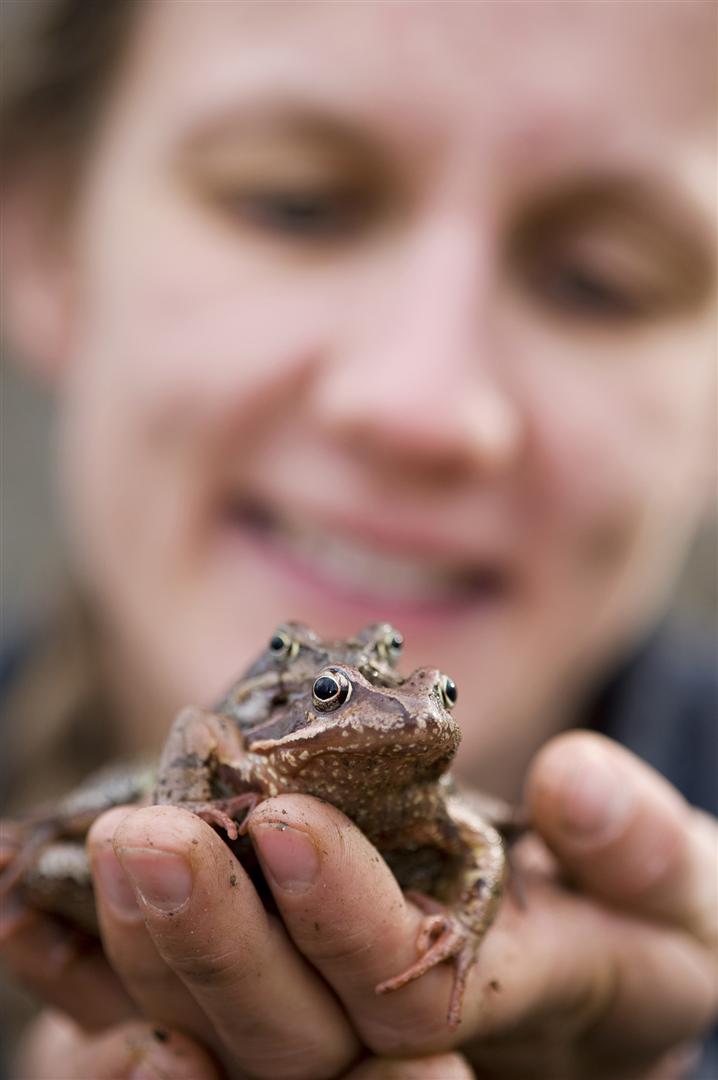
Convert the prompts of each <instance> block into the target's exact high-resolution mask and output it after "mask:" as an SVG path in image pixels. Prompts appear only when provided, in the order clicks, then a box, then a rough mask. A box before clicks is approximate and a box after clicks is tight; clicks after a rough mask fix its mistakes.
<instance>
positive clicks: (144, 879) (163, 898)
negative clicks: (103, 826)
mask: <svg viewBox="0 0 718 1080" xmlns="http://www.w3.org/2000/svg"><path fill="white" fill-rule="evenodd" d="M117 856H118V858H119V860H120V862H121V863H122V867H123V869H124V870H125V871H126V873H127V874H128V875H129V877H130V878H131V879H132V882H133V884H134V886H135V889H136V890H137V892H138V893H139V896H140V898H141V899H142V900H143V901H144V903H145V904H147V905H149V907H153V908H156V909H157V910H158V911H162V912H164V913H165V914H168V913H174V912H176V911H179V909H180V908H181V907H183V906H184V905H185V904H186V903H187V901H188V900H189V898H190V894H191V892H192V871H191V870H190V867H189V864H188V862H187V861H186V859H184V858H183V857H182V856H181V855H178V854H177V853H176V852H174V851H159V850H158V849H157V848H132V847H126V848H117Z"/></svg>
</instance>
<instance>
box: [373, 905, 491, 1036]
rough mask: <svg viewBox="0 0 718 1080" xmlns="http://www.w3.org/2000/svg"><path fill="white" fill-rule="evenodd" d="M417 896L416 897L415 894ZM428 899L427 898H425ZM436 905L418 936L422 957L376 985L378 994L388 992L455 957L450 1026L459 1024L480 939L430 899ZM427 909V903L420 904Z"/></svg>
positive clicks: (448, 1017) (418, 948)
mask: <svg viewBox="0 0 718 1080" xmlns="http://www.w3.org/2000/svg"><path fill="white" fill-rule="evenodd" d="M412 899H415V897H412ZM423 899H426V898H423ZM429 904H431V907H432V908H433V909H434V910H432V911H431V912H430V913H429V914H427V915H426V916H425V918H424V919H422V922H421V926H420V928H419V934H418V937H417V942H416V944H417V950H418V952H419V957H418V959H417V960H415V961H414V963H413V964H411V965H410V966H409V967H408V968H407V969H406V970H405V971H402V972H401V973H400V974H399V975H395V976H394V977H393V978H391V979H386V980H385V981H384V982H381V983H379V985H378V986H377V987H376V992H377V994H386V993H388V992H389V991H390V990H398V989H399V988H400V987H402V986H406V984H407V983H409V982H412V981H413V980H414V979H419V978H421V976H422V975H425V974H426V972H427V971H431V969H432V968H433V967H436V965H437V964H441V963H443V962H444V961H445V960H453V963H454V983H453V986H452V989H451V997H450V999H449V1010H448V1014H447V1022H448V1025H449V1027H450V1028H452V1029H454V1028H456V1027H458V1025H459V1023H460V1021H461V1006H462V1002H463V998H464V990H465V987H466V978H467V975H468V973H469V970H470V968H471V966H472V965H473V963H474V961H475V960H476V952H477V948H478V941H477V938H476V935H475V934H473V933H472V932H471V931H470V930H469V929H467V927H465V926H464V925H463V924H462V923H461V922H460V921H459V920H458V919H457V918H456V917H455V916H453V915H451V914H450V913H449V912H446V911H444V912H439V911H437V910H436V909H435V908H436V907H438V906H439V905H434V904H433V903H432V902H431V901H429ZM421 906H422V907H424V910H426V908H427V907H428V906H429V905H428V904H425V905H421Z"/></svg>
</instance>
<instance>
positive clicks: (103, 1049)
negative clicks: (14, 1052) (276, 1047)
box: [19, 1013, 219, 1080]
mask: <svg viewBox="0 0 718 1080" xmlns="http://www.w3.org/2000/svg"><path fill="white" fill-rule="evenodd" d="M19 1075H21V1076H22V1077H23V1080H160V1078H162V1077H170V1076H171V1077H172V1080H219V1072H218V1070H217V1067H216V1065H215V1064H214V1062H213V1061H212V1059H211V1057H210V1056H209V1054H208V1053H207V1051H206V1050H204V1049H203V1048H202V1047H201V1046H199V1045H198V1044H197V1043H195V1042H193V1041H192V1040H191V1039H189V1038H188V1037H187V1036H186V1035H184V1034H182V1033H181V1032H178V1031H168V1030H166V1029H160V1028H152V1027H151V1026H150V1025H148V1024H146V1023H143V1022H141V1021H132V1022H129V1023H125V1024H122V1025H119V1026H117V1027H114V1028H112V1029H110V1030H109V1031H105V1032H103V1033H102V1034H101V1035H95V1036H87V1035H85V1034H84V1033H83V1032H82V1031H81V1030H80V1029H79V1028H78V1027H77V1026H76V1025H75V1024H73V1022H72V1021H71V1020H68V1019H67V1018H66V1017H63V1016H59V1015H57V1014H56V1013H44V1014H43V1015H42V1017H40V1019H39V1020H38V1021H37V1022H36V1023H35V1024H34V1025H33V1026H32V1029H31V1031H30V1033H29V1035H28V1036H27V1037H26V1039H25V1040H24V1048H23V1049H22V1050H21V1052H20V1061H19Z"/></svg>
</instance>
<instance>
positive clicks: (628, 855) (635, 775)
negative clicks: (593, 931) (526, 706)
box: [527, 732, 718, 947]
mask: <svg viewBox="0 0 718 1080" xmlns="http://www.w3.org/2000/svg"><path fill="white" fill-rule="evenodd" d="M527 800H528V803H529V806H530V810H531V816H532V820H533V822H534V824H535V827H536V828H537V829H538V831H539V832H540V833H541V835H542V836H543V838H544V840H545V841H546V843H547V844H548V846H549V847H550V848H551V849H552V850H553V851H554V853H555V854H556V855H557V857H558V859H559V860H560V862H561V864H562V865H563V867H564V868H565V869H566V870H567V871H568V872H569V873H570V875H571V876H572V877H573V878H574V879H575V880H576V881H577V882H578V884H580V885H581V887H582V888H583V889H585V890H586V891H588V892H590V893H592V894H593V895H595V896H598V897H601V898H602V899H605V900H609V901H610V902H611V904H613V905H620V906H621V907H623V908H624V909H626V910H630V911H634V912H636V913H639V914H642V915H645V916H650V917H654V918H659V919H665V920H669V921H670V922H672V923H674V924H675V925H677V926H681V927H684V928H685V929H686V930H688V931H690V932H691V933H693V934H695V935H696V937H697V938H698V939H699V940H701V941H703V942H705V943H706V944H708V945H712V946H714V947H715V946H716V944H717V943H718V917H717V907H718V904H717V896H716V883H717V882H718V876H717V865H716V863H717V860H718V828H717V827H716V823H715V822H714V821H712V820H711V819H710V818H708V816H707V815H703V814H700V813H698V812H697V811H695V810H693V809H692V808H691V807H689V806H688V804H687V803H686V802H685V801H684V800H683V799H682V798H681V796H680V795H679V794H678V792H677V791H676V790H675V789H674V788H673V787H671V785H670V784H669V783H668V782H667V781H666V780H664V778H663V777H662V776H660V775H659V774H658V773H656V772H654V770H652V769H651V768H649V766H647V765H646V764H645V763H644V762H642V761H640V760H639V759H638V758H636V757H634V755H633V754H631V753H630V752H629V751H627V750H625V749H623V748H622V747H621V746H619V745H618V744H616V743H614V742H612V741H610V740H609V739H606V738H603V737H602V736H599V735H595V734H592V733H588V732H572V733H568V734H566V735H562V736H559V737H558V738H556V739H553V740H552V741H551V742H550V743H548V744H547V745H546V746H545V747H544V748H543V749H542V750H541V752H540V753H539V754H538V757H537V758H536V760H535V762H534V764H533V767H532V769H531V772H530V774H529V779H528V786H527Z"/></svg>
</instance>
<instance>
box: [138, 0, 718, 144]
mask: <svg viewBox="0 0 718 1080" xmlns="http://www.w3.org/2000/svg"><path fill="white" fill-rule="evenodd" d="M715 25H716V8H715V6H714V5H713V4H712V3H711V2H710V0H663V2H661V3H659V4H642V3H628V4H621V3H613V2H610V0H512V2H511V3H506V2H505V0H482V2H480V3H471V2H469V3H462V2H451V3H446V2H445V0H372V2H367V3H360V2H353V0H347V2H341V0H340V2H336V3H327V2H326V0H319V2H303V0H288V2H284V0H272V2H271V3H266V0H256V2H255V0H243V2H239V3H227V2H225V0H203V2H202V3H179V4H177V3H166V2H165V0H146V2H145V4H144V5H143V13H142V16H141V19H140V25H139V27H138V30H139V32H138V33H137V34H136V37H135V47H134V49H133V50H132V56H131V58H130V66H129V69H128V75H129V76H130V80H131V81H133V82H134V83H135V85H136V86H137V88H138V89H140V88H142V89H143V90H144V91H148V92H150V91H151V93H150V98H152V99H153V100H154V101H156V103H157V104H158V105H159V104H160V103H163V104H164V106H165V107H166V108H169V109H170V112H171V114H172V115H173V116H174V117H175V118H176V119H177V120H179V119H180V118H182V117H185V118H191V117H192V116H193V115H194V114H195V113H200V112H201V110H203V109H222V108H224V107H227V108H231V107H232V106H233V104H234V103H235V102H236V103H237V104H241V102H242V99H243V98H245V99H246V98H247V97H251V96H261V95H270V94H273V95H275V96H276V97H277V98H279V97H284V98H285V99H287V100H290V101H294V102H296V103H297V104H298V105H307V106H310V105H312V104H317V105H320V104H321V105H323V106H325V107H327V108H331V109H332V110H333V111H335V112H336V113H338V114H342V113H345V112H351V113H352V115H353V116H354V117H357V116H360V117H362V118H363V119H365V120H367V121H371V122H373V123H375V124H379V125H390V124H392V123H396V122H400V124H401V127H402V129H403V131H404V132H405V135H406V137H407V138H409V137H410V136H411V134H412V131H416V132H417V136H418V137H421V135H423V136H425V137H426V136H427V133H428V132H429V131H430V130H431V129H432V128H434V129H435V134H436V136H437V138H440V137H441V135H442V134H445V133H447V132H450V131H455V132H462V131H464V132H466V131H467V130H470V131H473V132H474V133H476V134H477V135H480V136H482V137H484V138H486V137H490V135H491V134H492V133H493V132H495V131H497V130H500V131H502V132H506V131H511V129H512V128H513V127H515V126H517V125H520V126H522V128H523V129H525V128H526V127H527V126H528V127H530V126H531V125H532V124H533V125H538V127H539V131H538V133H539V134H540V135H541V137H542V139H544V140H546V139H549V140H551V139H561V138H573V139H576V138H578V137H579V136H582V137H583V138H584V139H586V140H590V139H592V138H593V139H594V140H595V139H600V138H604V137H605V136H608V135H609V134H610V132H611V131H613V132H615V133H616V135H620V133H621V132H622V131H623V130H624V129H625V128H626V126H630V125H631V123H632V122H633V124H634V125H635V124H636V123H639V124H640V125H641V126H642V129H643V130H644V132H645V130H646V125H649V129H650V128H651V127H652V126H656V127H661V128H662V129H663V130H664V131H672V132H673V133H674V134H676V135H677V134H679V133H682V134H683V135H685V134H686V132H687V130H690V131H703V132H706V131H710V132H712V131H713V129H714V123H715V100H716V98H715V89H716V86H715V83H716V64H715V58H716V56H715V54H716V46H715ZM587 119H589V120H590V121H591V122H592V124H594V125H597V126H596V127H592V126H591V124H589V125H587Z"/></svg>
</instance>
